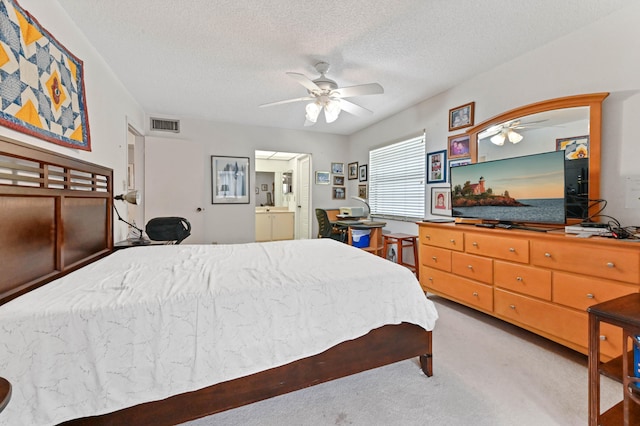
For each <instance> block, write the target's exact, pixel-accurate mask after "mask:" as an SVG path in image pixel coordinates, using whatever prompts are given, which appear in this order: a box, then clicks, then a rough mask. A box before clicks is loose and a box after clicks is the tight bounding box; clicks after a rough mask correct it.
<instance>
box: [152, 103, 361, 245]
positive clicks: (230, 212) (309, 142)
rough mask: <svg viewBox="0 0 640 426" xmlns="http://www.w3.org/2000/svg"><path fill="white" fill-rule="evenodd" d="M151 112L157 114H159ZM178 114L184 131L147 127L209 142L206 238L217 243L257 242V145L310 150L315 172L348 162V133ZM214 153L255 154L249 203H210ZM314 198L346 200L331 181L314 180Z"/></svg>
mask: <svg viewBox="0 0 640 426" xmlns="http://www.w3.org/2000/svg"><path fill="white" fill-rule="evenodd" d="M151 115H152V116H153V117H157V115H155V114H151ZM161 118H176V117H161ZM179 119H180V130H181V131H180V134H177V135H176V134H170V133H164V132H156V131H148V135H150V136H154V137H165V138H179V139H186V140H191V141H198V142H201V143H202V144H203V145H204V150H205V158H203V159H202V162H203V163H202V167H204V170H205V174H206V175H207V176H208V179H206V182H205V189H204V191H205V194H204V197H203V199H205V200H209V201H208V203H209V204H208V205H207V206H206V208H205V211H204V214H205V222H206V223H205V239H204V241H210V242H216V243H243V242H252V241H255V218H254V215H255V202H254V201H255V200H254V197H255V193H254V191H253V188H254V183H255V182H256V179H255V161H254V155H255V151H256V150H266V151H286V152H299V153H309V154H311V155H312V165H311V167H312V171H315V170H324V171H329V170H330V166H331V162H336V161H338V162H344V161H345V159H346V157H347V148H348V147H347V137H346V136H341V135H327V134H320V133H315V132H303V131H293V130H284V129H275V128H268V127H252V126H241V125H237V124H230V123H214V122H210V121H204V120H197V119H189V118H182V117H179ZM147 121H148V120H147ZM211 155H228V156H234V157H249V158H250V165H251V178H250V182H249V187H250V188H251V191H250V193H251V197H250V202H249V204H216V205H212V204H211V195H210V194H211V178H210V175H211V166H210V156H211ZM147 178H151V177H149V176H148V177H147ZM355 191H357V188H356V190H355ZM355 194H357V192H353V195H355ZM311 197H312V206H313V208H315V207H320V208H337V207H339V206H340V205H342V204H343V203H344V202H343V203H340V201H336V200H332V199H331V186H328V185H315V184H312V194H311ZM317 227H318V225H317V223H316V220H315V214H314V215H313V232H312V235H316V234H317Z"/></svg>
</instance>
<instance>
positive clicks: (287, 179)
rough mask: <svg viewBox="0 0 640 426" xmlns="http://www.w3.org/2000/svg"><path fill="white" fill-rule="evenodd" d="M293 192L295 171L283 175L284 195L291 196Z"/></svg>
mask: <svg viewBox="0 0 640 426" xmlns="http://www.w3.org/2000/svg"><path fill="white" fill-rule="evenodd" d="M292 192H293V170H289V171H286V172H284V173H282V193H283V194H291V193H292Z"/></svg>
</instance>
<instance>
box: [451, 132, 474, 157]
mask: <svg viewBox="0 0 640 426" xmlns="http://www.w3.org/2000/svg"><path fill="white" fill-rule="evenodd" d="M469 140H470V136H469V135H465V134H461V135H454V136H449V159H454V158H465V157H469V156H470V155H471V154H470V151H469Z"/></svg>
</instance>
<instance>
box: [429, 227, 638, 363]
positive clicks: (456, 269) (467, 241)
mask: <svg viewBox="0 0 640 426" xmlns="http://www.w3.org/2000/svg"><path fill="white" fill-rule="evenodd" d="M418 225H419V229H420V233H419V246H420V249H419V259H420V284H421V285H422V288H423V289H424V290H425V291H428V292H430V293H434V294H437V295H439V296H442V297H445V298H447V299H451V300H453V301H456V302H458V303H461V304H464V305H466V306H469V307H472V308H474V309H477V310H479V311H482V312H485V313H487V314H489V315H493V316H495V317H497V318H500V319H503V320H505V321H507V322H510V323H512V324H515V325H517V326H519V327H522V328H525V329H527V330H530V331H532V332H534V333H537V334H539V335H541V336H544V337H546V338H549V339H551V340H553V341H556V342H558V343H560V344H562V345H565V346H568V347H570V348H572V349H575V350H577V351H579V352H582V353H584V354H587V353H588V345H589V341H588V334H589V333H588V330H589V328H588V316H587V312H586V309H587V308H588V307H589V306H591V305H594V304H596V303H601V302H604V301H606V300H610V299H613V298H616V297H619V296H623V295H625V294H630V293H637V292H638V291H640V242H630V241H624V240H613V239H608V238H601V237H591V238H578V237H576V236H575V235H568V234H567V235H565V234H564V232H560V231H551V232H546V233H545V232H534V231H524V230H514V229H498V228H491V229H487V228H479V227H475V226H470V225H455V224H452V223H447V224H436V223H428V222H421V223H418ZM621 335H622V334H621V331H620V329H619V328H617V327H614V326H610V325H608V324H603V325H602V329H601V336H600V339H601V346H600V350H601V353H602V357H603V360H608V359H610V358H613V357H616V356H618V355H620V353H621V350H622V343H621V342H622V339H621Z"/></svg>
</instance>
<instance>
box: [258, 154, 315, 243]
mask: <svg viewBox="0 0 640 426" xmlns="http://www.w3.org/2000/svg"><path fill="white" fill-rule="evenodd" d="M255 165H256V167H255V171H256V174H255V176H256V178H255V182H256V185H255V191H256V196H255V198H254V199H255V207H256V211H258V210H260V209H264V208H272V207H273V208H277V209H279V210H286V211H289V212H293V213H294V239H308V238H311V225H312V221H311V216H310V215H311V185H310V182H311V155H310V154H307V153H293V152H280V151H263V150H256V151H255Z"/></svg>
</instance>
